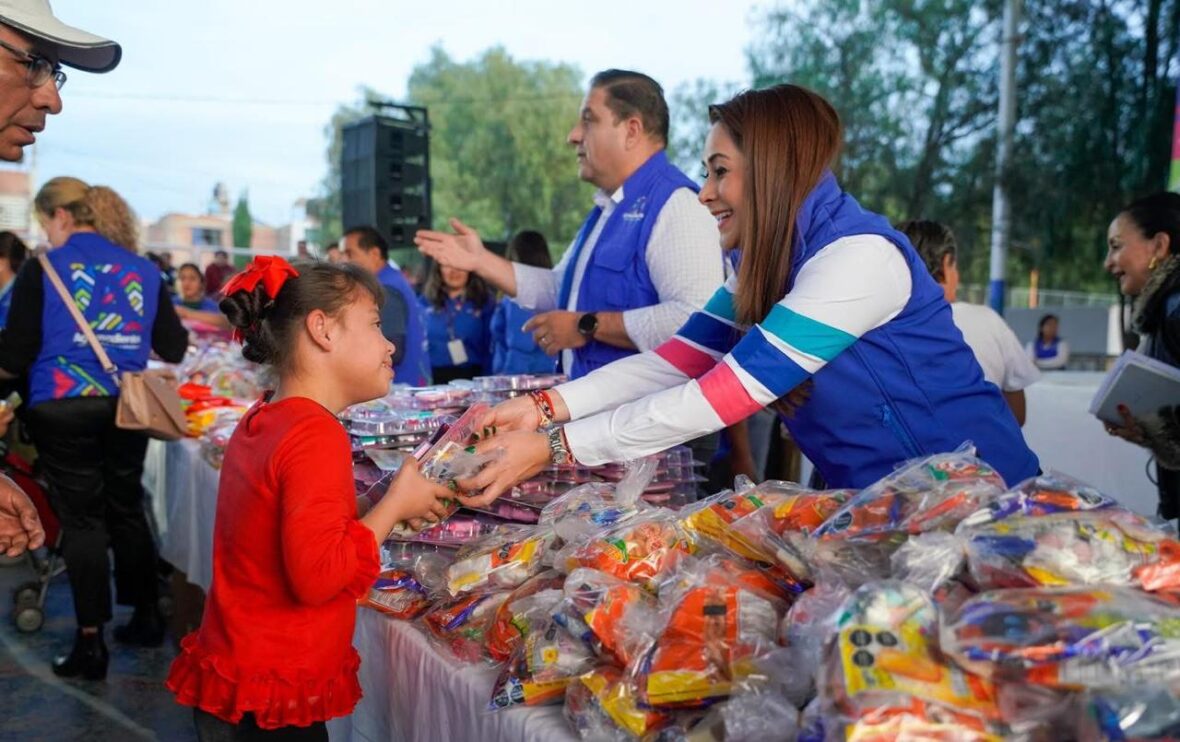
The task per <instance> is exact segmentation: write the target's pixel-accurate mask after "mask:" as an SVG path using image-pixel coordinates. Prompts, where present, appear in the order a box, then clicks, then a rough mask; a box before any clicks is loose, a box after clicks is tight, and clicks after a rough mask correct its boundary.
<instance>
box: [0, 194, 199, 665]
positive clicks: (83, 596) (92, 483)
mask: <svg viewBox="0 0 1180 742" xmlns="http://www.w3.org/2000/svg"><path fill="white" fill-rule="evenodd" d="M34 206H35V208H36V215H37V219H38V221H39V222H40V223H41V226H42V227H43V228H44V229H45V232H46V234H47V235H48V237H49V242H50V243H51V244H52V245H53V246H54V248H55V249H54V250H51V251H50V252H49V253H48V255H47V259H48V261H49V263H50V264H51V265H52V267H53V269H54V271H55V272H56V273H57V274H58V276H60V277H61V280H62V282H63V283H64V284H65V286H66V289H67V291H68V292H69V293H70V295H71V298H72V301H73V303H74V305H75V306H76V307H77V308H78V310H79V311H80V312H81V313H82V315H83V317H84V318H85V319H86V320H87V321H88V322H89V324H90V326H91V327H92V328H93V329H94V332H95V334H96V335H97V336H98V339H99V342H101V343H102V345H103V348H104V349H105V350H106V352H107V354H108V355H109V356H110V360H111V362H112V363H114V364H115V365H116V366H118V369H119V371H120V372H124V371H141V370H143V369H144V368H145V367H146V366H147V361H148V356H149V354H150V353H151V352H152V351H153V350H154V351H155V352H156V353H157V354H158V355H159V356H160V357H161V358H163V359H164V360H165V361H169V362H172V363H176V362H179V361H180V360H181V359H182V358H183V357H184V353H185V350H186V348H187V347H188V333H187V332H185V330H184V327H182V326H181V324H180V320H179V319H178V318H177V316H176V311H175V310H174V309H173V307H172V302H171V300H170V299H169V297H168V291H167V287H166V286H165V285H164V281H163V279H162V277H161V275H160V271H159V270H158V269H157V268H156V266H154V265H152V264H151V263H150V262H149V261H148V260H146V259H144V258H142V257H139V256H138V255H136V254H135V250H136V242H137V237H136V231H137V227H136V221H135V217H134V215H132V213H131V210H130V209H129V208H128V207H127V204H126V203H125V202H124V201H123V199H122V198H120V197H119V195H118V194H116V193H115V192H114V191H112V190H111V189H109V188H105V187H103V186H95V187H90V186H88V185H86V184H85V183H83V182H82V181H80V180H77V179H76V178H54V179H53V180H51V181H49V182H48V183H46V184H45V186H44V187H42V188H41V190H40V192H39V193H38V194H37V197H36V199H35V201H34ZM12 291H13V298H12V315H11V316H10V318H9V323H8V328H7V330H6V331H5V333H4V336H3V339H2V340H0V378H13V377H16V376H21V375H26V374H27V376H28V381H29V401H28V410H27V411H26V413H25V419H26V422H27V425H28V430H29V432H30V433H31V434H32V436H33V443H34V444H35V445H36V447H37V453H38V456H39V460H40V462H41V465H42V466H43V467H44V470H45V474H46V476H47V477H48V479H49V497H50V503H51V504H52V505H53V509H54V511H55V512H56V513H57V516H58V518H59V519H60V520H61V527H62V554H63V555H64V557H65V561H66V569H67V571H68V574H69V578H70V588H71V590H72V591H73V594H74V612H75V614H76V617H77V620H78V631H77V635H76V638H75V642H74V648H73V651H71V652H70V653H69V654H67V655H63V656H61V657H58V658H57V659H56V660H54V663H53V670H54V672H55V673H56V674H58V675H60V676H63V677H74V676H81V677H84V678H88V679H101V678H104V677H106V671H107V657H108V655H107V649H106V645H105V643H104V641H103V624H105V623H106V622H108V621H110V620H111V591H110V563H109V561H108V557H107V549H108V548H109V549H110V550H111V551H113V552H114V556H115V565H114V566H115V586H116V589H117V593H118V595H117V597H118V601H119V603H120V604H123V605H132V606H134V607H135V614H134V617H133V618H132V619H131V622H130V623H129V624H128V625H126V626H120V627H118V628H116V629H115V638H116V639H118V640H120V641H123V642H126V643H130V644H138V645H143V646H158V645H159V644H160V643H161V642H162V641H163V624H162V621H161V619H160V615H159V612H158V610H157V607H156V601H157V583H156V561H157V556H156V547H155V543H154V542H153V540H152V534H151V531H150V530H149V529H148V524H147V520H146V518H145V516H144V510H143V485H142V484H140V480H141V479H142V478H143V457H144V454H145V453H146V451H147V438H145V437H144V436H143V435H142V434H140V433H137V432H132V431H127V430H122V429H120V428H118V427H117V426H116V425H115V408H116V404H117V402H118V395H119V387H118V386H117V383H116V379H115V377H113V376H111V375H108V374H106V373H105V372H104V371H103V369H102V365H101V364H100V363H99V361H98V358H97V357H96V356H95V353H94V351H93V350H92V349H91V347H90V345H89V344H88V343H87V342H86V340H85V339H84V336H83V335H82V334H81V332H80V331H79V329H78V326H77V324H75V322H74V319H73V317H72V316H71V314H70V312H69V310H68V309H67V308H66V306H65V304H64V303H63V301H62V298H61V295H60V294H59V293H58V292H57V290H55V289H54V287H53V285H52V284H51V283H50V279H49V276H48V275H47V274H46V272H45V271H44V269H43V268H42V265H41V263H40V262H39V261H37V260H30V261H27V262H26V263H25V266H24V267H23V268H22V269H21V272H20V275H19V276H17V279H16V286H15V287H14V288H13V290H12Z"/></svg>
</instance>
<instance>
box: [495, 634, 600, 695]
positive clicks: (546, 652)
mask: <svg viewBox="0 0 1180 742" xmlns="http://www.w3.org/2000/svg"><path fill="white" fill-rule="evenodd" d="M594 663H595V659H594V655H593V653H591V652H590V650H589V648H587V647H586V645H585V644H583V643H582V642H581V641H579V640H578V639H575V638H574V637H572V636H570V635H569V633H568V632H566V631H565V630H564V629H562V628H561V627H560V626H558V625H557V624H556V623H555V622H554V621H552V620H551V619H546V620H543V621H541V622H540V623H539V624H538V625H537V626H536V628H535V630H533V631H530V632H529V633H528V635H527V636H526V637H525V638H524V642H523V643H522V644H521V645H520V646H519V647H517V648H516V651H515V652H513V654H512V657H511V658H509V660H508V662H507V663H506V664H505V665H504V667H503V669H502V670H501V671H500V675H499V677H497V678H496V682H495V685H494V686H493V687H492V698H491V702H490V703H489V704H488V708H489V709H491V710H496V709H505V708H511V707H512V706H545V705H549V704H557V703H561V702H562V701H563V700H564V698H565V689H566V686H568V685H569V684H570V683H571V682H572V681H573V680H574V679H575V678H577V677H578V676H579V675H581V674H582V673H584V672H587V671H588V670H590V669H591V668H592V667H594Z"/></svg>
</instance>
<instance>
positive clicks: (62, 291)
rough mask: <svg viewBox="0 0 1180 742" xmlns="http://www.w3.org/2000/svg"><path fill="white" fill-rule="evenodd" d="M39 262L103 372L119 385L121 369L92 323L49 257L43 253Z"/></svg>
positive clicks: (39, 256)
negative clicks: (83, 314) (108, 353)
mask: <svg viewBox="0 0 1180 742" xmlns="http://www.w3.org/2000/svg"><path fill="white" fill-rule="evenodd" d="M37 260H39V261H40V262H41V267H42V268H43V269H44V270H45V275H46V276H49V282H50V283H52V284H53V288H55V289H57V294H58V296H60V297H61V300H62V303H63V304H65V305H66V309H68V310H69V311H70V316H71V317H73V318H74V322H76V323H77V324H78V329H79V330H81V331H82V334H83V335H85V336H86V342H88V343H90V348H91V350H93V351H94V355H96V356H98V362H99V363H100V364H102V370H103V371H106V372H107V373H108V374H110V375H111V376H112V377H114V379H115V383H116V384H117V383H118V381H119V367H118V366H116V365H115V364H113V363H111V357H110V356H108V355H107V352H106V350H104V349H103V347H102V343H100V342H98V338H97V337H95V335H94V330H92V329H90V323H89V322H87V321H86V318H85V317H83V316H82V312H81V311H80V310H79V309H78V305H77V304H75V303H74V297H72V296H70V291H69V289H67V288H66V285H65V284H64V283H62V282H61V276H59V275H58V274H57V269H56V268H54V267H53V263H50V262H49V256H48V255H46V254H45V253H41V254H40V255H38V256H37Z"/></svg>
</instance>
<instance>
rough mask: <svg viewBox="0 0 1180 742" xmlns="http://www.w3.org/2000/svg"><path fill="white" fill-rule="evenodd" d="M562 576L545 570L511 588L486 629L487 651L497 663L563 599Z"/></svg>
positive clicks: (563, 576) (509, 655) (503, 659)
mask: <svg viewBox="0 0 1180 742" xmlns="http://www.w3.org/2000/svg"><path fill="white" fill-rule="evenodd" d="M564 583H565V575H562V574H561V573H559V572H554V571H553V570H548V569H547V570H545V571H543V572H541V573H540V574H538V575H535V576H533V577H530V578H529V579H528V580H526V581H525V582H524V583H523V584H522V585H521V586H520V587H518V588H516V589H515V590H513V591H512V592H511V593H510V594H509V595H508V598H507V599H506V600H505V601H504V602H503V603H502V604H501V605H500V607H499V609H497V611H496V617H495V619H494V620H493V621H492V626H491V628H490V629H488V654H489V655H490V656H491V658H492V659H493V660H495V661H496V662H507V661H508V658H509V657H511V656H512V652H513V651H514V650H515V649H516V648H517V647H518V646H520V643H521V641H522V640H523V639H524V637H525V636H526V635H527V634H528V633H529V631H531V630H532V628H533V626H534V624H536V623H537V617H538V615H543V616H548V615H549V614H550V613H551V612H552V610H553V609H554V608H556V606H557V604H558V603H559V602H560V601H561V599H562V592H561V586H562V585H563V584H564ZM538 609H540V610H539V611H538Z"/></svg>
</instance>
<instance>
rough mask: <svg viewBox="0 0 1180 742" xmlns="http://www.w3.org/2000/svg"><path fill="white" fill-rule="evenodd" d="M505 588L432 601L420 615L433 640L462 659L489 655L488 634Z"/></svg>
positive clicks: (479, 659) (502, 598)
mask: <svg viewBox="0 0 1180 742" xmlns="http://www.w3.org/2000/svg"><path fill="white" fill-rule="evenodd" d="M507 598H508V593H507V592H497V593H475V594H472V595H464V596H463V597H460V598H454V599H452V600H448V601H444V602H441V603H437V604H435V606H434V607H433V608H431V609H430V610H428V611H427V612H426V613H424V614H423V615H422V618H421V621H422V625H423V626H425V627H426V630H427V632H428V636H429V637H430V638H431V639H432V640H433V642H434V643H435V644H436V645H437V646H440V647H441V648H443V649H445V650H446V651H448V652H450V653H451V654H452V655H453V656H454V657H456V658H457V659H459V660H461V661H463V662H481V661H483V660H486V659H488V654H487V634H488V631H489V630H490V628H491V625H492V621H494V620H495V617H496V611H497V610H498V609H499V608H500V606H501V604H503V602H504V601H505V600H506V599H507Z"/></svg>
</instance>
